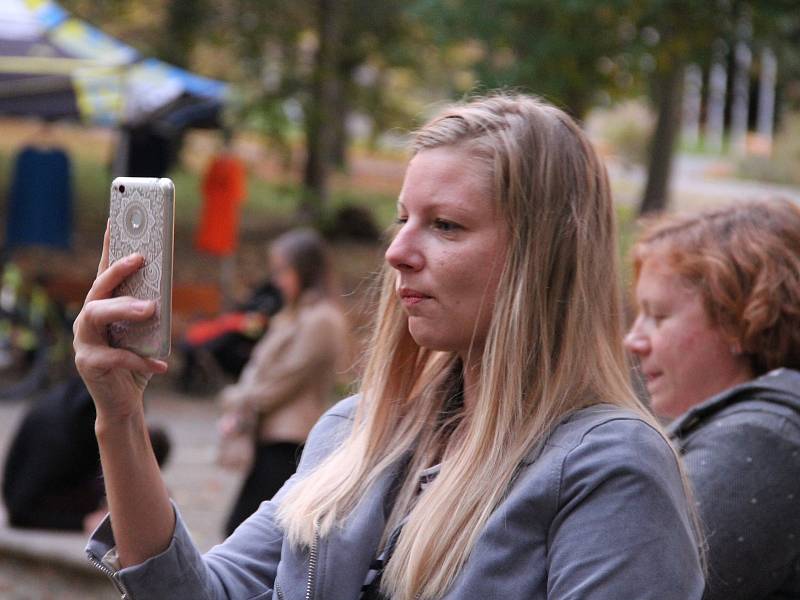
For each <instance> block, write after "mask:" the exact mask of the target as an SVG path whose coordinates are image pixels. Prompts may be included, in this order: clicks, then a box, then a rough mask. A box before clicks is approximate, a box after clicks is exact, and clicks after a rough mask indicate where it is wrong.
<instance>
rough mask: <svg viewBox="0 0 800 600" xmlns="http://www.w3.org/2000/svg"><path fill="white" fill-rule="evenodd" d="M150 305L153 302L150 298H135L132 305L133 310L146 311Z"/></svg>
mask: <svg viewBox="0 0 800 600" xmlns="http://www.w3.org/2000/svg"><path fill="white" fill-rule="evenodd" d="M152 305H153V303H152V302H151V301H150V300H136V301H135V302H134V303H133V305H132V306H133V310H135V311H138V312H146V311H147V310H149V309H150V307H151V306H152Z"/></svg>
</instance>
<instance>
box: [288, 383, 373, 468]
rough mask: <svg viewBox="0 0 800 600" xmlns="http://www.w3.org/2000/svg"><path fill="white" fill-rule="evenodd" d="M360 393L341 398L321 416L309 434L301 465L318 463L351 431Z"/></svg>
mask: <svg viewBox="0 0 800 600" xmlns="http://www.w3.org/2000/svg"><path fill="white" fill-rule="evenodd" d="M359 399H360V395H358V394H356V395H353V396H350V397H348V398H345V399H344V400H341V401H340V402H337V403H336V404H334V405H333V406H332V407H331V408H329V409H328V410H327V411H325V413H324V414H323V415H322V416H321V417H320V418H319V420H318V421H317V423H316V425H314V427H313V429H312V430H311V433H309V435H308V439H307V440H306V443H305V447H304V449H303V455H302V460H301V465H303V464H304V463H305V464H306V465H308V464H309V463H310V464H317V463H318V462H320V461H321V460H322V459H323V458H324V457H325V456H327V455H328V454H330V453H331V452H332V451H333V450H334V449H335V448H336V447H337V446H339V444H341V443H342V441H343V440H344V439H345V437H347V435H348V434H349V433H350V429H351V428H352V426H353V419H354V417H355V412H356V407H357V406H358V401H359Z"/></svg>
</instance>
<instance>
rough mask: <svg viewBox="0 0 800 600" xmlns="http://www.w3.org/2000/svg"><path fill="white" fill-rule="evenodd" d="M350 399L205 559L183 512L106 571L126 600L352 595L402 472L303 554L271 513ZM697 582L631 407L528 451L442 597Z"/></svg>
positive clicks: (643, 595)
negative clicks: (159, 541) (159, 542)
mask: <svg viewBox="0 0 800 600" xmlns="http://www.w3.org/2000/svg"><path fill="white" fill-rule="evenodd" d="M356 402H357V399H356V398H351V399H348V400H345V401H343V402H340V403H339V404H338V405H336V406H335V407H333V408H332V409H331V410H329V411H328V412H327V413H326V414H325V415H324V416H323V417H322V418H321V419H320V421H319V422H318V423H317V425H316V426H315V427H314V430H313V431H312V433H311V435H310V437H309V439H308V442H307V444H306V447H305V451H304V453H303V457H302V460H301V463H300V466H299V469H298V473H297V474H296V475H295V476H294V477H293V478H292V479H290V480H289V482H287V484H286V486H285V487H284V488H283V489H282V490H281V491H280V492H278V494H277V495H276V496H275V498H274V499H273V500H272V501H269V502H264V503H263V504H262V505H261V507H260V508H259V509H258V511H257V512H256V513H255V514H254V515H253V516H251V517H250V518H249V519H248V520H247V521H245V523H243V524H242V525H241V526H240V527H239V528H238V529H237V530H236V531H235V532H234V533H233V534H232V535H231V537H230V538H228V539H227V540H226V541H225V542H224V543H223V544H220V545H218V546H216V547H214V548H212V549H211V550H210V551H209V552H208V553H206V554H205V555H204V556H201V555H200V554H199V553H198V552H197V550H196V549H195V548H194V546H193V545H192V542H191V540H190V538H189V535H188V533H187V531H186V528H185V526H184V524H183V521H182V520H181V518H180V516H178V518H177V525H176V529H175V534H174V537H173V540H172V542H171V544H170V546H169V547H168V548H167V550H166V551H164V552H163V553H162V554H160V555H158V556H156V557H153V558H151V559H149V560H147V561H145V562H144V563H142V564H140V565H136V566H133V567H128V568H125V569H122V570H120V571H117V572H114V573H113V576H112V578H113V579H114V580H115V581H116V582H117V583H118V584H119V585H121V586H122V587H123V588H124V589H125V590H127V594H128V595H127V598H130V599H133V600H144V599H146V598H148V599H150V598H153V599H154V598H158V599H162V598H163V599H165V600H166V599H168V600H182V599H187V600H189V599H191V600H201V599H203V600H205V599H208V600H211V599H214V600H216V599H223V598H231V599H238V600H265V599H272V598H274V599H276V600H301V599H303V598H305V599H310V598H313V599H315V600H357V599H358V598H359V595H360V589H361V586H362V584H363V583H364V579H365V577H366V574H367V571H368V569H369V565H370V562H371V561H372V560H373V558H375V556H376V555H377V553H378V552H379V548H378V544H379V542H380V538H381V534H382V533H383V530H384V528H385V526H386V518H387V516H388V513H389V511H390V508H391V507H390V502H391V501H390V500H389V499H390V498H391V494H390V492H391V490H392V489H393V484H395V483H396V481H397V477H398V471H399V467H398V468H396V469H394V470H391V471H390V472H387V473H386V474H385V475H384V476H383V477H381V478H380V480H379V481H378V482H377V483H376V484H375V486H374V488H372V489H371V492H370V493H369V494H368V495H367V496H365V497H364V499H363V500H362V501H361V503H360V504H359V505H358V506H357V508H356V509H355V510H354V512H353V514H352V515H351V516H350V517H349V519H348V520H347V522H346V523H345V524H344V525H343V526H342V527H341V528H339V529H336V530H335V531H334V532H333V533H331V534H330V535H329V536H328V537H326V538H324V539H321V540H318V541H317V543H315V544H314V545H313V547H312V548H311V549H310V550H309V549H297V548H292V547H290V546H289V545H288V543H285V542H284V540H283V535H282V533H281V530H280V529H279V528H278V526H277V525H276V522H275V512H276V506H277V503H279V502H280V500H281V497H282V496H283V495H284V494H285V490H286V489H287V488H288V487H289V486H291V485H293V482H294V481H295V480H296V479H297V478H298V477H303V476H304V475H305V474H306V473H308V472H309V471H310V470H312V469H313V468H314V467H315V466H316V465H317V464H319V462H320V461H321V460H322V459H323V458H324V457H325V456H326V455H327V454H328V453H330V452H331V450H332V449H333V448H335V447H336V445H337V444H338V443H339V442H340V441H341V439H342V437H343V436H344V435H346V434H347V432H348V430H349V428H350V426H351V424H352V414H353V411H354V407H355V403H356ZM113 544H114V541H113V538H112V534H111V528H110V526H109V524H108V522H105V523H104V524H103V525H101V526H100V528H99V529H98V530H97V531H96V532H95V534H94V535H93V536H92V539H91V540H90V541H89V545H88V547H87V551H88V553H89V556H90V559H91V560H92V561H93V562H99V561H100V560H101V559H102V557H103V556H104V555H105V553H106V552H107V551H108V550H109V549H111V548H112V547H113ZM703 585H704V582H703V578H702V575H701V571H700V567H699V563H698V557H697V552H696V547H695V540H694V537H693V535H692V531H691V527H690V520H689V518H688V516H687V503H686V499H685V496H684V492H683V487H682V483H681V478H680V475H679V473H678V468H677V464H676V460H675V458H674V454H673V453H672V450H671V449H670V447H669V445H668V443H667V442H666V441H665V440H664V439H663V438H662V437H661V436H660V435H659V434H658V433H657V432H656V431H655V430H653V429H652V428H651V427H650V426H649V425H647V424H646V423H645V422H643V421H642V420H641V419H639V418H638V417H637V416H636V415H634V414H632V413H629V412H627V411H623V410H621V409H619V408H616V407H613V406H608V405H598V406H594V407H591V408H587V409H584V410H581V411H578V412H576V413H574V414H573V415H572V416H571V417H569V418H568V419H566V420H565V421H564V422H563V423H561V424H560V425H559V426H558V427H557V428H556V429H555V430H554V431H553V433H552V434H551V435H550V437H549V439H548V441H547V443H546V444H545V445H544V446H543V448H541V449H540V450H539V451H538V452H536V453H532V454H531V455H530V456H529V457H528V459H527V460H526V461H525V463H524V464H523V466H522V469H521V472H520V474H519V476H518V477H517V479H516V480H515V482H514V484H513V485H512V487H511V489H510V490H509V492H508V495H507V497H506V499H505V500H504V501H503V502H502V504H501V505H500V506H499V507H498V508H497V509H496V510H495V511H494V513H493V515H492V516H491V517H490V519H489V521H488V523H487V524H486V526H485V528H484V530H483V531H482V532H481V534H480V535H479V537H478V539H477V542H476V544H475V547H474V549H473V551H472V554H471V556H470V558H469V559H468V561H467V563H466V564H465V565H464V567H463V569H462V571H461V573H460V575H459V576H458V577H457V579H456V581H455V582H454V584H453V586H452V588H451V589H450V591H449V592H448V593H447V594H446V595H445V596H444V598H446V599H447V600H456V599H458V600H468V599H469V600H471V599H475V600H478V599H480V600H486V599H492V598H497V599H503V600H507V599H529V600H538V599H545V598H549V599H551V600H552V599H558V600H577V599H578V598H581V599H583V598H591V599H593V600H626V599H642V600H644V599H652V600H656V599H658V600H699V598H700V597H701V595H702V590H703Z"/></svg>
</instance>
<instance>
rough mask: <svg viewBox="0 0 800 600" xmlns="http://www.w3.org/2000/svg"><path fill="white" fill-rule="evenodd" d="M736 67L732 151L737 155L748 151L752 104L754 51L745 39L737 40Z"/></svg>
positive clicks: (732, 116)
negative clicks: (749, 119)
mask: <svg viewBox="0 0 800 600" xmlns="http://www.w3.org/2000/svg"><path fill="white" fill-rule="evenodd" d="M734 57H735V60H736V67H735V70H734V75H733V100H732V104H731V151H732V152H733V154H734V155H735V156H744V155H745V154H746V153H747V116H748V109H749V105H750V64H751V63H752V60H753V53H752V52H751V51H750V47H749V46H748V45H747V42H745V41H739V42H736V50H735V52H734Z"/></svg>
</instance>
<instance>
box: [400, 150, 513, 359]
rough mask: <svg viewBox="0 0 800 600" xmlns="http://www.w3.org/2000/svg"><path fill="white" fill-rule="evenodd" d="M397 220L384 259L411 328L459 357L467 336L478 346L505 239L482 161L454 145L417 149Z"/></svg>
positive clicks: (424, 342)
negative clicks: (394, 278)
mask: <svg viewBox="0 0 800 600" xmlns="http://www.w3.org/2000/svg"><path fill="white" fill-rule="evenodd" d="M398 223H399V226H400V227H399V230H398V232H397V235H396V236H395V238H394V240H393V241H392V243H391V245H390V246H389V248H388V249H387V251H386V260H387V261H388V263H389V264H390V265H391V266H392V267H394V268H395V269H396V271H397V283H396V291H397V295H398V298H399V300H400V302H401V304H402V305H403V307H404V309H405V311H406V313H407V314H408V329H409V332H410V333H411V336H412V337H413V338H414V340H415V341H416V342H417V343H418V344H419V345H420V346H423V347H425V348H430V349H432V350H444V351H450V352H456V353H458V354H460V355H461V356H462V358H466V356H467V353H468V352H469V350H470V347H471V344H473V345H472V348H473V349H474V350H475V351H476V352H478V353H479V352H480V351H481V350H482V348H483V344H484V341H485V339H486V334H487V331H488V329H489V323H490V321H491V315H492V310H493V308H494V300H495V292H496V290H497V283H498V280H499V278H500V273H501V271H502V269H503V263H504V260H505V253H506V245H507V239H508V232H507V228H506V226H505V223H504V222H503V220H502V217H501V216H500V215H499V214H498V212H497V211H496V210H495V208H494V203H493V200H492V186H491V181H490V179H489V177H488V175H487V174H486V172H485V168H484V167H482V166H481V165H480V164H479V163H478V162H477V161H476V160H475V159H474V158H472V157H471V156H470V155H469V154H468V153H467V152H466V151H464V150H462V149H458V148H453V147H439V148H433V149H430V150H423V151H422V152H419V153H418V154H417V155H415V156H414V158H412V159H411V162H410V163H409V165H408V169H407V170H406V175H405V180H404V181H403V188H402V191H401V192H400V199H399V201H398ZM473 336H474V337H473Z"/></svg>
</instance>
